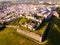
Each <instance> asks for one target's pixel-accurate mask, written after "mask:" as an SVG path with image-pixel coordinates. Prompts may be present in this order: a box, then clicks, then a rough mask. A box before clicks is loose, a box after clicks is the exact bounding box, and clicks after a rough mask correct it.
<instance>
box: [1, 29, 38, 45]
mask: <svg viewBox="0 0 60 45" xmlns="http://www.w3.org/2000/svg"><path fill="white" fill-rule="evenodd" d="M0 45H38V44H37V43H35V42H33V41H31V40H28V39H26V38H24V37H22V36H20V35H18V34H17V33H16V32H15V29H12V28H5V29H4V30H2V31H0Z"/></svg>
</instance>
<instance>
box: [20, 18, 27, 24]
mask: <svg viewBox="0 0 60 45" xmlns="http://www.w3.org/2000/svg"><path fill="white" fill-rule="evenodd" d="M27 21H28V20H27V18H22V19H21V20H20V21H19V24H20V25H23V24H25V22H27Z"/></svg>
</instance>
